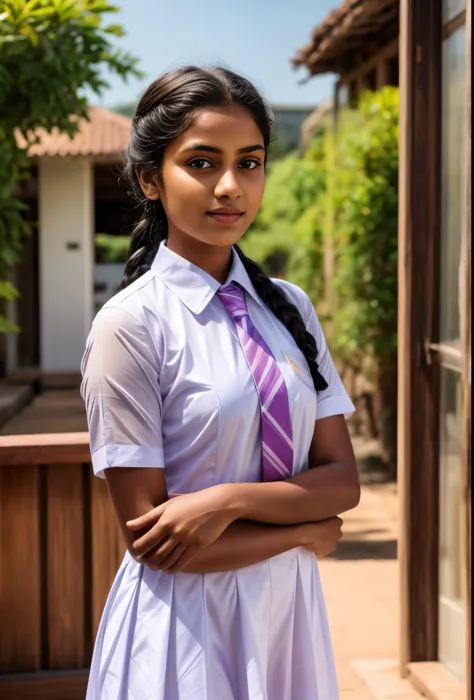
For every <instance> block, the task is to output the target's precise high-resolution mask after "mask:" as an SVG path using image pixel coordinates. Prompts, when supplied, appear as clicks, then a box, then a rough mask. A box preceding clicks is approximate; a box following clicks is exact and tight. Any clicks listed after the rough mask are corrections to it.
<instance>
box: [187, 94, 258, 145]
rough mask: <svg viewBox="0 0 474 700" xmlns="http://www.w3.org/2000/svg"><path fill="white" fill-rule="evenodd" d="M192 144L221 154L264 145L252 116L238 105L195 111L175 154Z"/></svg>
mask: <svg viewBox="0 0 474 700" xmlns="http://www.w3.org/2000/svg"><path fill="white" fill-rule="evenodd" d="M191 143H201V144H206V145H209V146H216V147H218V148H221V149H222V150H238V149H239V148H243V147H244V146H249V145H251V144H261V145H262V146H263V145H264V143H263V136H262V133H261V131H260V129H259V128H258V126H257V124H256V123H255V121H254V119H253V117H252V115H251V114H250V112H249V111H248V110H246V109H245V108H244V107H240V106H239V105H230V106H223V107H210V108H206V109H201V110H198V111H196V112H195V115H194V118H193V123H192V125H191V126H190V127H189V129H187V131H185V132H184V133H183V134H181V136H180V137H179V138H178V139H177V140H176V142H175V143H174V149H173V150H182V149H183V148H186V147H187V146H190V145H191Z"/></svg>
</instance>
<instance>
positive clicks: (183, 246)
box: [166, 232, 232, 284]
mask: <svg viewBox="0 0 474 700" xmlns="http://www.w3.org/2000/svg"><path fill="white" fill-rule="evenodd" d="M166 245H167V247H168V248H169V249H170V250H171V251H173V253H176V254H177V255H180V256H181V257H182V258H185V259H186V260H189V262H190V263H192V264H193V265H196V267H200V268H201V270H204V272H207V274H208V275H211V277H214V279H216V280H217V281H218V282H219V283H220V284H224V282H225V281H226V279H227V275H228V274H229V270H230V268H231V265H232V246H213V245H209V244H207V243H203V242H202V241H198V240H197V239H196V238H192V237H191V236H184V235H180V236H176V235H173V234H172V233H171V232H170V233H169V234H168V240H167V244H166Z"/></svg>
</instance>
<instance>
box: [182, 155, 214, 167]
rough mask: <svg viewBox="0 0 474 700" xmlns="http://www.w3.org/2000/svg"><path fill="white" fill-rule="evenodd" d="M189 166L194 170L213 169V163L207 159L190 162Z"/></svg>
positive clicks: (196, 159)
mask: <svg viewBox="0 0 474 700" xmlns="http://www.w3.org/2000/svg"><path fill="white" fill-rule="evenodd" d="M187 165H188V166H189V167H190V168H193V169H194V170H207V169H208V168H212V167H213V165H212V163H210V162H209V161H208V160H206V159H205V158H195V159H194V160H190V161H189V163H187Z"/></svg>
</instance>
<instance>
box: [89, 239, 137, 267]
mask: <svg viewBox="0 0 474 700" xmlns="http://www.w3.org/2000/svg"><path fill="white" fill-rule="evenodd" d="M129 245H130V238H129V237H128V236H113V235H112V234H110V233H96V235H95V261H96V263H99V264H100V263H125V262H126V259H127V251H128V247H129Z"/></svg>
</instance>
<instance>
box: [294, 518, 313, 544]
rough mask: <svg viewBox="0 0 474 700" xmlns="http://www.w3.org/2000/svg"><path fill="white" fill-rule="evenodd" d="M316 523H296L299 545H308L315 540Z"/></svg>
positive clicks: (296, 535) (296, 536)
mask: <svg viewBox="0 0 474 700" xmlns="http://www.w3.org/2000/svg"><path fill="white" fill-rule="evenodd" d="M314 527H315V524H314V523H301V524H299V525H294V529H295V538H296V540H297V541H298V544H297V545H296V546H297V547H307V546H308V545H310V544H312V543H313V542H314Z"/></svg>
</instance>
